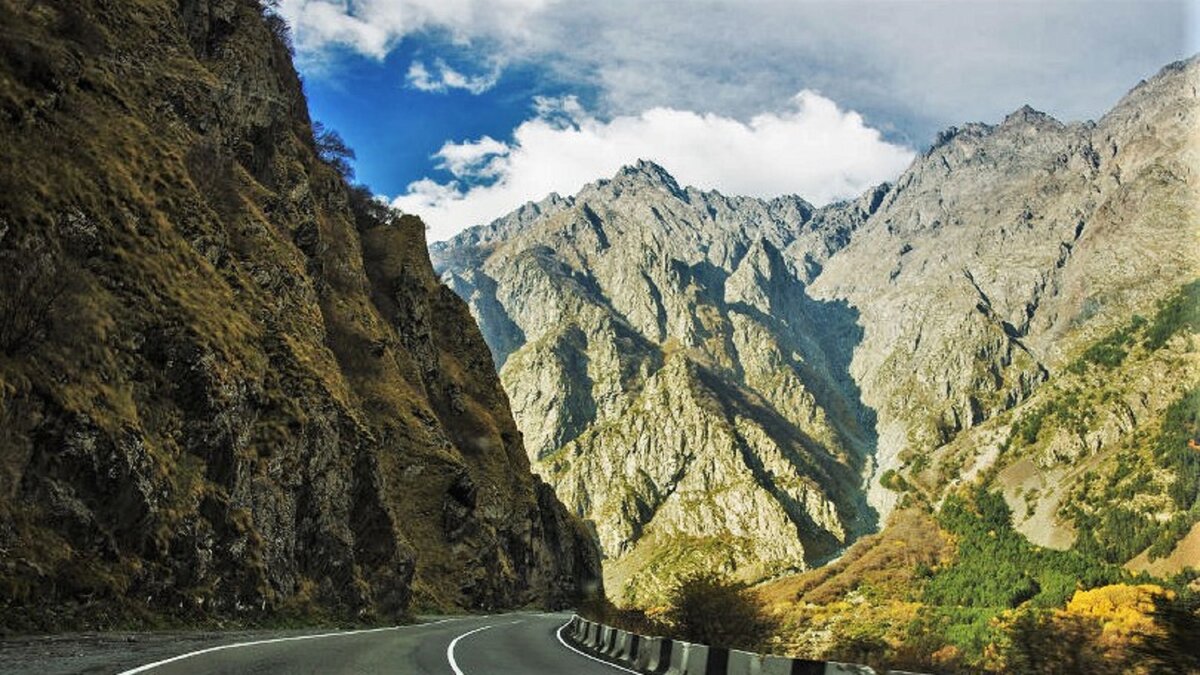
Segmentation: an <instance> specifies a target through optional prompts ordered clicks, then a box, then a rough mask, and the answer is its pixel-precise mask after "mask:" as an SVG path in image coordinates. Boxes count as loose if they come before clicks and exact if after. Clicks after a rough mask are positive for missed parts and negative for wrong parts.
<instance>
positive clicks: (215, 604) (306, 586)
mask: <svg viewBox="0 0 1200 675" xmlns="http://www.w3.org/2000/svg"><path fill="white" fill-rule="evenodd" d="M0 26H3V30H2V34H0V260H3V262H2V263H0V270H3V272H2V275H3V278H2V279H0V628H4V629H5V630H45V629H56V628H63V627H70V626H76V627H78V626H106V625H107V626H112V625H114V624H115V623H120V624H122V625H125V624H128V623H129V622H136V621H160V620H164V619H165V620H182V621H205V620H215V619H221V620H226V619H230V618H232V619H253V620H262V619H269V618H271V617H278V616H280V615H284V616H302V617H309V618H311V617H331V618H342V617H345V618H371V617H375V618H378V619H387V618H389V617H395V616H403V615H404V614H406V613H407V612H408V611H409V609H410V607H414V606H415V607H424V608H430V607H446V608H449V607H500V606H514V605H521V604H524V603H528V602H540V603H547V604H563V603H569V602H573V601H574V600H575V599H576V598H577V597H578V595H579V593H580V592H581V591H582V587H583V586H585V585H587V584H589V583H592V582H593V581H594V580H595V577H596V576H597V575H598V569H597V566H598V562H597V556H596V552H595V548H594V544H593V543H592V541H591V539H590V538H589V537H588V536H587V535H586V534H585V533H584V532H583V531H582V530H581V527H580V525H579V524H578V523H577V522H576V521H575V520H574V519H573V518H572V517H571V516H569V515H568V514H567V513H566V511H565V510H564V509H563V508H562V505H561V504H560V503H559V502H558V501H557V500H556V499H555V497H554V496H553V493H552V492H551V491H550V490H549V489H548V488H547V487H546V486H545V485H544V484H542V483H541V482H540V481H538V480H537V479H536V478H535V477H534V476H533V475H532V474H531V473H530V471H529V461H528V459H527V457H526V454H525V450H524V448H523V447H522V445H521V437H520V434H519V433H518V432H517V430H516V427H515V425H514V423H513V420H512V417H511V414H510V412H509V408H508V403H507V398H506V397H505V395H504V392H503V390H502V389H501V387H500V384H499V382H498V380H497V378H496V376H495V373H494V370H493V368H492V363H491V360H490V358H489V356H488V350H487V348H486V346H485V344H484V342H483V340H482V339H481V336H480V335H479V333H478V331H477V330H476V327H475V324H474V322H473V321H472V320H471V317H470V315H469V314H468V311H467V308H466V307H465V305H464V304H463V303H462V302H461V301H460V300H459V299H458V298H457V297H456V296H455V295H454V294H453V293H452V292H450V291H449V290H448V289H446V288H445V287H444V286H442V285H440V284H439V283H438V280H437V278H436V277H435V276H434V274H433V270H432V268H431V267H430V264H429V260H428V258H427V256H426V254H425V250H424V249H425V240H424V227H423V225H422V223H421V222H420V221H419V220H417V219H416V218H412V217H407V216H406V217H399V216H397V215H395V214H391V213H388V212H386V210H383V209H381V208H380V207H378V206H377V205H375V204H374V202H373V201H371V200H370V199H369V196H368V195H366V194H365V193H363V192H361V191H357V190H353V189H350V188H349V187H348V186H347V184H346V182H345V180H344V179H343V177H342V176H340V175H338V173H337V172H336V171H335V170H334V169H333V168H332V167H331V166H330V165H328V164H326V163H325V162H322V161H320V160H319V158H318V156H319V154H320V153H321V152H322V148H321V145H320V143H315V142H314V139H313V130H312V126H311V124H310V121H309V118H308V113H307V109H306V102H305V99H304V96H303V93H302V90H301V86H300V82H299V79H298V78H297V76H296V73H295V71H294V70H293V68H292V65H291V59H290V55H289V52H288V50H287V48H286V47H285V44H284V42H283V41H281V37H282V36H283V35H284V33H283V31H282V30H281V28H282V24H281V23H280V21H279V20H277V19H275V18H273V17H270V16H264V15H263V13H262V10H261V9H260V7H259V5H258V3H256V2H252V1H251V0H180V1H176V0H148V1H143V2H102V1H99V0H95V1H90V0H87V1H82V2H79V1H76V0H69V1H68V0H45V1H42V2H25V1H24V0H0Z"/></svg>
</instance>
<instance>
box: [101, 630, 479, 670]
mask: <svg viewBox="0 0 1200 675" xmlns="http://www.w3.org/2000/svg"><path fill="white" fill-rule="evenodd" d="M476 618H481V617H473V616H465V617H462V619H476ZM460 620H461V619H458V618H454V619H440V620H438V621H430V622H429V623H410V624H406V625H404V626H387V627H384V628H364V629H362V630H347V631H338V632H336V633H320V634H317V635H293V636H292V637H285V638H271V639H269V640H254V641H252V642H235V643H233V644H231V645H217V646H216V647H209V648H207V649H198V650H196V651H194V652H188V653H186V654H180V655H179V656H172V657H171V658H169V659H163V660H162V661H155V662H154V663H147V664H146V665H144V666H138V667H137V668H133V669H131V670H125V671H121V672H120V673H118V674H117V675H134V674H135V673H144V672H146V671H147V670H150V669H152V668H157V667H159V666H165V665H167V664H168V663H174V662H176V661H182V660H183V659H187V658H191V657H193V656H199V655H201V654H211V653H212V652H219V651H224V650H226V649H238V648H240V647H253V646H255V645H267V644H271V643H274V642H294V641H296V640H316V639H317V638H327V637H341V636H344V635H361V634H363V633H378V632H380V631H385V630H400V629H401V628H415V627H417V626H436V625H437V624H439V623H446V622H447V621H460Z"/></svg>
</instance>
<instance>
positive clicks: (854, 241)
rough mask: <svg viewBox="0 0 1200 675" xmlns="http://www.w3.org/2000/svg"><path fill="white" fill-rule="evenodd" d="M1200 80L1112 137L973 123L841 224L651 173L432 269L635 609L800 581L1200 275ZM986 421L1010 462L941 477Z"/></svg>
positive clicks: (523, 222) (542, 215) (1166, 83)
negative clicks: (670, 589) (949, 456)
mask: <svg viewBox="0 0 1200 675" xmlns="http://www.w3.org/2000/svg"><path fill="white" fill-rule="evenodd" d="M1197 69H1198V66H1197V62H1196V60H1194V59H1193V60H1192V61H1190V62H1187V63H1182V64H1175V65H1173V66H1170V67H1168V68H1167V69H1165V70H1164V71H1163V73H1161V74H1160V75H1159V76H1158V77H1156V78H1154V80H1152V81H1150V82H1148V83H1144V84H1142V85H1140V86H1139V87H1138V88H1136V89H1135V90H1134V91H1133V92H1131V93H1130V94H1129V96H1128V97H1126V99H1125V100H1123V101H1122V102H1121V104H1120V105H1118V106H1117V107H1116V108H1115V109H1114V110H1113V111H1112V112H1111V113H1109V114H1108V115H1107V116H1105V117H1104V118H1103V119H1102V120H1101V121H1099V122H1096V123H1090V122H1089V123H1085V124H1062V123H1060V122H1058V121H1056V120H1054V119H1052V118H1050V117H1048V116H1046V115H1044V114H1042V113H1038V112H1036V111H1034V110H1032V109H1029V108H1022V109H1021V110H1018V111H1016V112H1015V113H1013V114H1012V115H1010V116H1009V117H1008V118H1007V119H1005V120H1004V121H1003V122H1002V123H1001V124H999V125H997V126H988V125H983V124H971V125H967V126H965V127H964V128H962V129H951V130H949V131H947V132H945V133H944V134H942V135H941V137H939V139H938V140H937V142H936V143H935V144H934V146H933V147H932V148H931V149H930V150H929V151H928V152H927V153H925V155H924V156H922V157H920V158H918V159H917V160H916V161H915V162H914V164H913V166H912V167H911V168H910V169H909V170H908V171H906V172H905V173H904V174H903V175H902V176H901V177H900V178H899V180H898V181H897V182H896V184H895V185H894V186H889V185H884V186H880V187H879V188H876V189H874V190H871V191H869V192H868V193H867V194H864V195H863V196H862V197H860V198H859V199H857V200H853V201H851V202H846V203H841V204H835V205H831V206H829V207H825V208H822V209H815V208H813V207H812V206H811V205H809V204H807V203H805V202H804V201H803V200H800V199H798V198H794V197H787V198H778V199H775V200H770V201H765V200H757V199H749V198H740V197H725V196H722V195H720V194H717V193H714V192H701V191H698V190H695V189H692V188H683V187H680V186H678V185H677V184H676V183H675V181H674V180H673V179H672V178H671V177H670V176H669V175H667V174H666V172H665V171H663V170H662V169H661V168H660V167H657V166H655V165H653V164H651V163H647V162H642V163H639V164H638V165H637V166H633V167H629V168H626V169H624V170H622V171H621V172H620V173H619V174H618V175H617V176H616V177H614V178H613V179H612V180H609V181H601V182H599V183H596V184H594V185H591V186H588V187H586V188H584V190H583V191H582V192H581V193H580V194H578V195H576V196H574V197H570V198H561V197H558V196H552V197H551V198H549V199H547V200H546V201H544V202H542V203H539V204H530V205H527V206H526V207H524V208H523V209H521V210H518V211H517V212H515V213H513V214H511V215H509V216H506V217H505V218H501V219H500V220H497V221H496V222H494V223H492V224H490V225H488V226H484V227H479V228H475V229H472V230H469V231H467V232H465V233H463V234H462V235H460V236H459V237H457V238H455V239H453V240H451V241H449V242H446V243H443V244H434V245H433V247H432V253H433V258H434V265H435V267H436V268H437V269H438V271H439V272H440V273H441V274H442V275H443V279H444V280H445V281H446V283H447V284H448V285H449V286H450V287H451V288H453V289H454V290H455V291H456V292H457V293H459V295H461V296H462V297H463V298H464V299H466V300H467V302H468V303H469V305H470V306H471V309H472V312H473V313H474V315H475V316H476V317H477V318H478V319H479V321H480V324H481V326H482V328H483V332H484V335H485V337H486V338H487V340H488V343H489V345H490V346H491V347H492V350H493V356H494V358H495V359H496V363H497V365H498V366H499V367H500V368H501V380H502V382H503V383H504V386H505V388H506V390H507V391H508V392H509V395H510V398H511V400H512V401H513V408H514V413H515V414H516V416H517V422H518V426H519V427H520V428H521V430H522V431H523V432H524V434H525V437H526V447H527V449H528V450H529V452H530V456H531V458H532V459H533V460H534V464H535V470H537V471H538V472H539V473H541V474H542V475H543V476H545V477H546V478H547V480H548V481H549V482H550V483H551V484H553V485H554V487H555V489H556V490H557V491H558V493H559V495H560V496H561V497H562V498H563V500H564V502H566V503H567V505H568V506H569V507H570V508H572V509H573V510H575V511H576V512H577V513H579V514H580V515H583V516H585V517H587V518H588V519H589V520H591V521H592V522H593V523H595V526H596V528H597V530H598V533H599V536H600V541H601V545H602V547H603V549H604V553H605V555H606V556H607V558H608V560H607V561H606V563H605V569H606V577H607V579H608V580H609V582H610V590H612V591H614V594H615V595H617V596H618V597H621V598H624V599H627V600H633V601H648V600H651V599H653V598H654V597H655V594H656V593H657V592H658V591H660V590H661V588H662V586H663V584H664V579H666V578H668V577H670V576H671V575H673V574H675V573H678V572H679V571H680V570H683V569H687V568H688V567H690V566H697V565H702V564H703V565H713V564H716V565H717V566H721V567H725V568H727V569H735V570H737V571H738V572H739V573H741V574H742V575H744V576H747V577H760V576H764V575H768V574H772V573H775V572H778V571H782V570H784V569H796V568H803V567H804V566H806V565H811V564H814V563H817V562H820V561H821V560H822V559H823V558H824V557H825V556H827V555H829V554H830V553H832V552H834V551H836V550H837V549H838V548H839V547H840V546H841V545H842V544H843V543H844V542H846V541H847V540H848V539H849V538H852V537H854V536H855V535H856V534H858V533H860V532H863V531H865V530H867V529H870V528H871V527H872V526H873V525H874V523H875V522H876V519H877V518H878V517H880V516H881V515H885V514H886V513H887V512H888V511H890V509H891V508H892V507H893V506H894V504H895V503H896V501H897V500H898V499H899V498H900V495H901V492H900V491H898V490H896V489H894V488H895V485H896V483H895V482H894V481H888V480H881V479H882V478H883V477H884V476H889V475H902V476H910V477H913V481H914V484H915V485H917V486H923V487H922V488H920V489H928V490H930V491H931V494H930V495H929V496H932V497H934V498H936V495H937V493H938V491H939V490H940V489H942V488H943V487H944V486H945V485H947V484H949V483H951V482H953V481H952V480H951V479H961V478H962V477H964V475H965V476H966V477H970V476H973V475H977V474H978V473H979V472H981V471H983V470H984V469H985V468H987V467H988V466H992V465H994V464H996V463H997V461H998V459H999V458H1000V453H999V446H1000V444H1001V442H1002V441H1003V440H1004V438H1006V437H1007V434H1008V433H1009V431H1010V427H1011V424H1012V416H1011V415H1007V414H1006V411H1008V410H1010V409H1013V408H1014V407H1017V406H1020V405H1021V404H1022V403H1023V402H1025V401H1027V400H1028V399H1029V398H1030V396H1031V395H1033V394H1034V392H1036V391H1038V390H1039V388H1040V387H1042V386H1043V385H1044V383H1046V382H1047V381H1048V380H1052V379H1054V378H1056V377H1058V376H1059V374H1060V372H1061V371H1062V370H1063V369H1064V368H1065V367H1066V366H1067V364H1068V363H1071V362H1073V361H1072V360H1073V359H1075V358H1077V357H1078V355H1079V354H1080V352H1081V351H1082V350H1084V349H1086V348H1087V346H1088V345H1089V344H1091V343H1092V342H1094V341H1095V340H1097V339H1099V338H1100V336H1102V335H1104V334H1105V332H1106V331H1109V330H1111V329H1113V328H1114V327H1116V326H1118V325H1119V324H1121V323H1122V322H1125V321H1128V320H1129V319H1130V317H1131V316H1133V314H1134V313H1135V312H1143V313H1149V312H1153V310H1154V307H1155V303H1156V302H1158V301H1161V300H1162V299H1163V298H1166V297H1167V296H1169V295H1170V294H1171V293H1172V292H1174V291H1175V290H1176V289H1178V288H1179V287H1180V285H1182V284H1183V283H1186V282H1187V281H1189V280H1190V279H1191V278H1192V277H1194V276H1195V275H1196V271H1197V270H1198V269H1200V267H1197V254H1196V250H1197V249H1196V247H1195V246H1194V244H1195V243H1196V234H1197V232H1196V229H1197V223H1198V219H1197V214H1196V210H1195V198H1196V194H1197V190H1196V188H1197V185H1196V181H1197V172H1196V157H1197V154H1196V146H1195V143H1194V141H1193V140H1192V139H1193V134H1192V133H1191V131H1192V130H1194V129H1195V128H1196V119H1195V114H1196V112H1195V111H1196V100H1195V99H1196V72H1197ZM1183 242H1188V243H1190V244H1192V245H1183V244H1182V243H1183ZM1184 349H1185V351H1186V347H1185V348H1184ZM1193 372H1194V371H1192V370H1187V369H1184V370H1178V371H1175V372H1174V374H1173V375H1170V376H1167V379H1168V380H1169V381H1170V382H1173V383H1175V384H1170V385H1168V386H1166V387H1165V388H1164V389H1163V391H1167V390H1168V389H1169V390H1171V391H1175V390H1178V389H1180V388H1186V385H1187V383H1188V382H1191V383H1192V384H1193V385H1194V383H1195V377H1194V375H1192V374H1190V373H1193ZM1189 378H1191V379H1190V380H1189ZM1160 384H1162V380H1154V381H1153V382H1151V381H1147V380H1142V381H1140V382H1137V381H1136V380H1134V379H1130V380H1129V382H1128V385H1127V389H1125V390H1123V392H1124V393H1127V394H1129V395H1130V396H1137V395H1138V393H1139V391H1145V390H1146V389H1148V388H1153V387H1156V386H1159V385H1160ZM1160 398H1161V397H1160ZM1165 405H1166V404H1165V403H1163V404H1162V405H1158V406H1150V407H1151V408H1153V409H1154V410H1155V411H1156V412H1153V413H1150V414H1148V415H1147V417H1146V419H1145V421H1144V423H1145V424H1147V425H1151V426H1153V425H1154V424H1156V423H1157V421H1159V420H1161V419H1162V413H1163V410H1164V408H1165ZM984 426H987V428H991V429H993V432H992V433H993V435H994V436H995V437H996V439H997V440H996V442H995V443H994V444H992V447H991V448H990V450H989V449H988V446H987V445H986V444H982V445H978V446H973V447H976V452H975V453H974V454H972V458H973V459H972V461H971V462H966V461H965V460H962V459H961V457H960V458H959V459H958V460H956V461H954V462H942V461H941V460H942V458H943V457H944V455H945V452H944V449H946V448H950V447H953V445H954V441H955V439H956V438H958V437H959V436H960V435H962V434H963V432H964V431H968V430H975V429H978V428H983V427H984ZM1127 431H1128V430H1127ZM1008 461H1009V460H1008V459H1003V460H1002V461H1000V464H1001V465H1002V466H1003V465H1006V464H1005V463H1006V462H1008ZM998 468H999V467H998ZM889 472H890V473H889ZM896 472H899V473H898V474H897V473H896ZM959 472H965V473H959ZM885 483H887V484H888V485H889V486H891V488H893V489H889V488H888V487H884V484H885ZM913 489H918V488H917V487H914V488H913Z"/></svg>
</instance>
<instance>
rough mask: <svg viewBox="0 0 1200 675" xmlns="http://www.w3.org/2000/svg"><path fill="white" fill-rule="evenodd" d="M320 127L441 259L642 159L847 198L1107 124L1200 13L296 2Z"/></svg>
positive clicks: (719, 183)
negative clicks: (938, 159) (1005, 132)
mask: <svg viewBox="0 0 1200 675" xmlns="http://www.w3.org/2000/svg"><path fill="white" fill-rule="evenodd" d="M280 11H281V13H282V14H283V15H284V16H285V18H287V19H288V20H289V23H290V24H291V25H292V28H293V32H294V36H295V41H296V45H297V51H298V58H297V62H298V65H299V67H300V70H301V73H302V75H303V76H304V79H305V82H306V90H307V92H308V95H309V101H310V105H311V108H312V113H313V116H314V118H315V119H318V120H321V121H323V122H324V123H326V124H327V125H329V126H331V127H333V128H335V129H337V130H338V131H339V132H340V133H341V134H342V135H343V137H345V139H346V140H347V141H348V143H349V144H350V145H351V146H352V147H353V148H354V149H355V151H356V152H357V155H358V160H357V162H356V169H357V173H358V179H359V180H361V181H363V182H365V183H367V184H368V185H370V186H371V187H372V188H373V189H374V190H375V191H376V192H377V193H378V194H380V195H383V196H386V197H388V198H389V199H393V200H394V204H395V205H396V206H398V207H399V208H402V209H403V210H406V211H410V212H415V213H418V214H419V215H421V216H423V217H424V218H425V219H426V221H427V223H428V224H429V225H430V239H431V240H437V239H443V238H446V237H448V236H450V235H452V234H453V233H455V232H457V231H459V230H461V229H462V228H464V227H466V226H469V225H472V224H478V223H483V222H487V221H489V220H491V219H492V218H495V217H499V216H501V215H503V214H504V213H506V212H507V211H509V210H511V209H512V208H515V207H517V206H519V205H520V204H521V203H523V202H524V201H527V200H538V199H541V198H543V197H545V196H546V195H547V194H548V193H549V192H550V191H557V192H560V193H562V194H569V193H573V192H575V191H576V190H578V189H579V188H580V187H582V185H583V184H584V183H586V182H588V181H591V180H595V179H598V178H602V177H607V176H609V175H611V174H612V173H613V172H614V171H615V170H616V168H618V167H619V166H620V165H621V164H626V163H630V162H633V161H635V160H636V159H638V158H640V157H645V158H649V159H654V160H656V161H659V162H660V163H662V164H663V165H664V166H665V167H666V168H667V169H668V170H670V171H671V172H672V173H674V174H675V175H676V177H677V178H679V180H680V181H681V182H683V183H687V184H694V185H697V186H699V187H703V188H715V189H719V190H722V191H723V192H727V193H740V194H755V195H758V196H771V195H775V194H780V193H783V192H790V193H796V194H800V195H801V196H804V197H806V198H808V199H809V200H810V201H814V202H815V203H818V204H819V203H823V202H827V201H830V200H833V199H838V198H844V197H850V196H854V195H855V194H858V193H859V192H861V191H862V190H863V189H865V188H866V187H868V186H870V185H872V184H875V183H877V182H880V181H883V180H890V179H892V178H894V177H895V176H896V175H898V174H899V172H900V171H902V170H903V168H904V167H905V166H907V164H908V162H909V161H911V158H912V157H913V155H914V153H915V152H917V151H919V150H920V149H922V148H923V147H925V146H926V145H927V144H928V143H929V141H930V140H931V139H932V137H933V136H934V134H935V133H936V132H937V131H938V130H940V129H942V128H945V127H946V126H949V125H953V124H961V123H963V122H967V121H985V122H996V121H999V120H1000V119H1002V118H1003V116H1004V115H1005V114H1006V113H1008V112H1010V111H1012V110H1015V109H1016V108H1018V107H1020V106H1021V105H1023V104H1026V103H1028V104H1030V105H1032V106H1034V107H1035V108H1038V109H1041V110H1045V111H1047V112H1049V113H1051V114H1054V115H1056V116H1058V117H1059V118H1060V119H1064V120H1074V119H1086V118H1094V117H1097V116H1099V115H1101V114H1103V112H1104V111H1105V110H1107V109H1108V108H1109V107H1111V106H1112V105H1113V104H1114V103H1115V102H1116V101H1117V100H1118V99H1119V98H1120V96H1121V95H1122V94H1123V93H1124V92H1125V91H1127V90H1128V89H1129V88H1130V87H1132V86H1133V85H1134V84H1136V83H1137V82H1138V80H1139V79H1141V78H1144V77H1148V76H1150V75H1152V74H1153V73H1154V72H1156V71H1157V70H1158V69H1159V68H1160V67H1161V66H1163V65H1165V64H1167V63H1169V62H1170V61H1173V60H1176V59H1179V58H1185V57H1187V56H1189V55H1190V54H1191V53H1192V52H1194V51H1196V50H1197V49H1200V45H1198V43H1197V26H1198V23H1197V22H1198V18H1197V17H1198V15H1200V12H1198V11H1197V1H1196V0H1129V1H1118V0H1097V1H1091V2H1088V1H1084V0H1047V1H1044V2H1034V1H1032V0H1005V1H1003V2H1000V1H990V0H872V1H866V0H787V1H785V0H694V1H693V0H640V1H635V0H609V1H607V2H582V1H577V0H353V2H351V1H350V0H282V3H281V8H280Z"/></svg>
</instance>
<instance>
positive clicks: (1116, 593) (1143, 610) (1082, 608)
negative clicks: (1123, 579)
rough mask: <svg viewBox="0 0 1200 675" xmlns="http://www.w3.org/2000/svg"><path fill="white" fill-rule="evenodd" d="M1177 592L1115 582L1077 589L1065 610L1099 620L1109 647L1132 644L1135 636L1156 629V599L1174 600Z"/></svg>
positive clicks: (1158, 587)
mask: <svg viewBox="0 0 1200 675" xmlns="http://www.w3.org/2000/svg"><path fill="white" fill-rule="evenodd" d="M1174 596H1175V594H1174V592H1172V591H1169V590H1167V589H1165V588H1163V587H1162V586H1157V585H1155V584H1139V585H1136V586H1132V585H1129V584H1112V585H1111V586H1101V587H1099V588H1093V589H1091V590H1087V591H1075V595H1074V596H1073V597H1072V598H1071V600H1070V601H1069V602H1068V603H1067V607H1066V609H1065V612H1066V613H1067V614H1073V615H1076V616H1082V617H1088V618H1092V619H1096V620H1099V621H1100V622H1101V623H1102V625H1103V632H1102V635H1103V640H1104V642H1105V643H1106V644H1107V645H1108V646H1115V647H1121V646H1126V645H1128V643H1129V641H1130V640H1131V639H1133V637H1134V636H1135V635H1139V634H1142V635H1144V634H1150V633H1153V632H1154V631H1155V623H1154V616H1153V615H1154V599H1155V598H1156V597H1165V598H1167V599H1173V598H1174Z"/></svg>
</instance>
